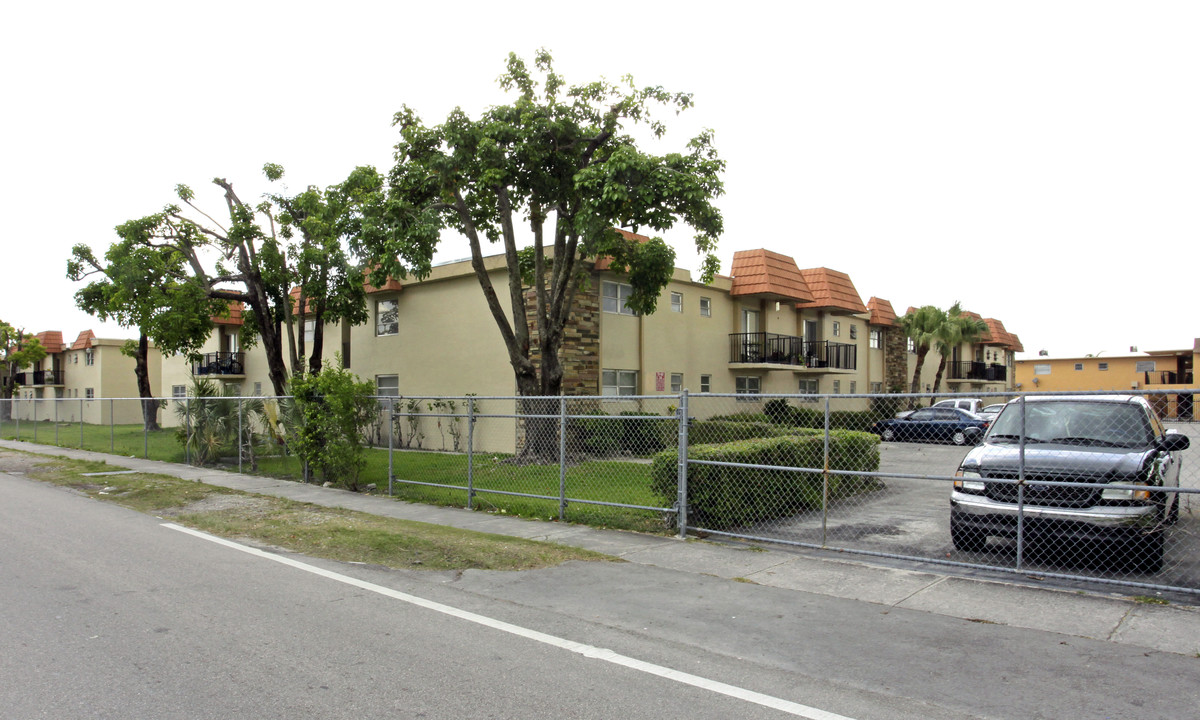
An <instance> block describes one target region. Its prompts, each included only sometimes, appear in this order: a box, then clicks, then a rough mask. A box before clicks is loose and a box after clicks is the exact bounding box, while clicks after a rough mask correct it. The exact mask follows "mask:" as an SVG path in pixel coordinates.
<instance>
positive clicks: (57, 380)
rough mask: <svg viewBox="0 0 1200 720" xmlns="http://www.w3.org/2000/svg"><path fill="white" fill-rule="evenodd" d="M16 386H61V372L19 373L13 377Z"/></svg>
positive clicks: (38, 371)
mask: <svg viewBox="0 0 1200 720" xmlns="http://www.w3.org/2000/svg"><path fill="white" fill-rule="evenodd" d="M13 378H14V379H15V380H16V382H17V384H18V385H27V386H28V385H62V384H63V371H62V370H34V371H33V372H21V373H17V374H16V375H14V376H13Z"/></svg>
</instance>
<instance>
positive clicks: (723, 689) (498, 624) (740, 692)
mask: <svg viewBox="0 0 1200 720" xmlns="http://www.w3.org/2000/svg"><path fill="white" fill-rule="evenodd" d="M162 526H163V527H165V528H170V529H171V530H178V531H179V532H182V533H187V534H188V535H193V536H195V537H198V538H201V539H203V540H208V541H209V542H214V543H217V544H218V545H224V546H226V547H230V548H233V549H234V550H240V551H242V552H244V553H248V554H250V555H254V556H257V557H260V558H264V559H266V560H273V561H275V562H277V563H282V564H283V565H288V566H290V567H294V568H296V569H298V570H303V571H305V572H309V573H312V574H314V575H320V576H321V577H323V578H328V579H330V580H336V581H337V582H340V583H345V584H346V585H352V586H354V587H356V588H360V589H362V590H369V591H370V592H373V593H378V594H380V595H384V596H386V597H390V598H392V599H394V600H400V601H402V602H406V603H409V604H411V605H416V606H418V607H423V608H425V609H427V610H433V611H434V612H439V613H442V614H443V615H449V616H451V617H456V618H459V619H460V620H466V621H468V622H473V623H476V624H477V625H483V626H485V627H489V628H493V629H495V630H500V631H502V632H506V633H511V634H513V635H518V636H520V637H523V638H528V639H529V640H534V641H536V642H540V643H544V644H546V645H551V646H553V647H556V648H561V649H563V650H569V651H571V652H573V653H578V654H580V655H583V656H584V657H587V658H592V659H595V660H603V661H604V662H609V663H613V664H614V665H620V666H622V667H627V668H630V669H631V670H638V671H641V672H644V673H649V674H650V675H657V676H658V677H662V678H666V679H668V680H673V681H675V682H678V683H683V684H684V685H691V686H693V687H698V688H701V689H704V690H709V691H712V692H715V693H720V694H722V695H728V696H729V697H732V698H737V699H738V700H744V701H746V702H750V703H754V704H756V705H762V706H764V707H769V708H774V709H775V710H780V711H782V712H785V713H788V714H791V715H795V716H797V717H802V718H808V719H809V720H853V718H849V717H847V716H845V715H838V714H837V713H831V712H827V711H825V710H821V709H819V708H814V707H809V706H808V705H801V704H800V703H794V702H791V701H790V700H783V699H782V698H777V697H772V696H770V695H764V694H762V693H759V692H755V691H753V690H747V689H746V688H741V687H737V686H735V685H728V684H726V683H723V682H717V681H716V680H709V679H708V678H702V677H700V676H698V675H692V674H691V673H685V672H681V671H679V670H672V669H671V668H668V667H663V666H662V665H655V664H654V663H648V662H645V661H642V660H638V659H636V658H631V657H627V656H625V655H621V654H619V653H615V652H613V651H612V650H607V649H605V648H598V647H594V646H592V645H585V644H583V643H577V642H575V641H573V640H567V639H565V638H560V637H556V636H554V635H547V634H546V633H543V632H538V631H537V630H530V629H529V628H524V627H521V626H519V625H513V624H511V623H506V622H504V621H503V620H496V619H494V618H490V617H487V616H485V615H479V614H476V613H473V612H467V611H466V610H460V609H458V608H456V607H451V606H450V605H443V604H442V603H438V602H433V601H432V600H426V599H424V598H420V597H417V596H416V595H409V594H408V593H402V592H399V591H398V590H392V589H391V588H387V587H384V586H382V585H376V584H375V583H370V582H367V581H365V580H359V579H357V578H352V577H350V576H349V575H342V574H341V573H335V572H332V571H330V570H325V569H323V568H319V567H317V566H315V565H309V564H308V563H303V562H300V561H299V560H293V559H291V558H287V557H283V556H282V555H275V554H273V553H268V552H264V551H262V550H259V549H257V548H252V547H250V546H248V545H242V544H241V543H236V542H233V541H232V540H226V539H225V538H220V537H217V536H215V535H209V534H208V533H205V532H200V531H199V530H193V529H192V528H188V527H183V526H182V525H176V524H175V523H162Z"/></svg>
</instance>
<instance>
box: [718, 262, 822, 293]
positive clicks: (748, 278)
mask: <svg viewBox="0 0 1200 720" xmlns="http://www.w3.org/2000/svg"><path fill="white" fill-rule="evenodd" d="M729 274H730V275H732V276H733V287H732V288H730V291H729V294H730V295H731V296H733V297H738V296H741V295H765V296H768V297H774V298H780V299H785V300H791V301H794V302H801V303H811V302H812V301H813V293H812V290H810V289H809V287H808V285H807V284H806V283H805V281H804V277H803V276H802V275H801V274H800V269H799V268H797V267H796V261H795V260H793V259H792V258H790V257H788V256H787V255H780V254H779V253H775V252H771V251H770V250H762V249H759V250H739V251H738V252H735V253H734V254H733V267H732V268H730V272H729Z"/></svg>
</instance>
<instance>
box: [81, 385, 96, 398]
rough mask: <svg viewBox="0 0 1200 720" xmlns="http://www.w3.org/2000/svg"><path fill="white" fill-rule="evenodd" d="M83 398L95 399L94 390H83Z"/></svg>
mask: <svg viewBox="0 0 1200 720" xmlns="http://www.w3.org/2000/svg"><path fill="white" fill-rule="evenodd" d="M83 396H84V397H85V398H87V399H88V400H95V399H96V388H84V390H83Z"/></svg>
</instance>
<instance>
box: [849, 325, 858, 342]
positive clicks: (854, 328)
mask: <svg viewBox="0 0 1200 720" xmlns="http://www.w3.org/2000/svg"><path fill="white" fill-rule="evenodd" d="M850 339H851V340H857V339H858V325H856V324H854V323H850Z"/></svg>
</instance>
